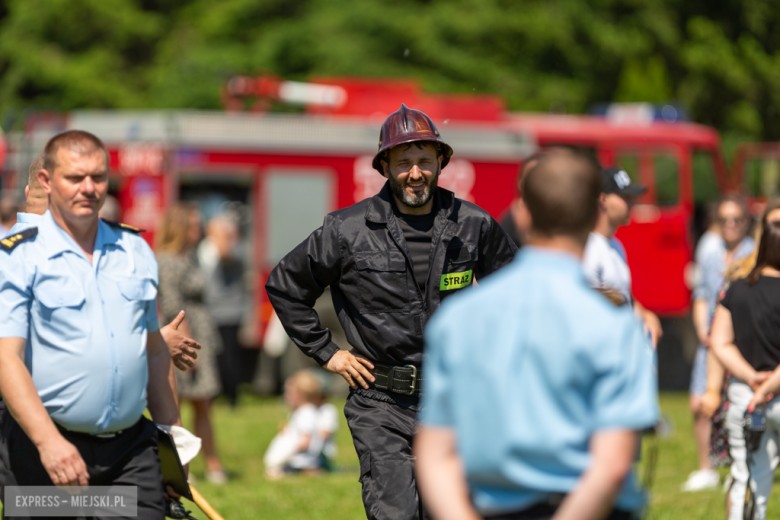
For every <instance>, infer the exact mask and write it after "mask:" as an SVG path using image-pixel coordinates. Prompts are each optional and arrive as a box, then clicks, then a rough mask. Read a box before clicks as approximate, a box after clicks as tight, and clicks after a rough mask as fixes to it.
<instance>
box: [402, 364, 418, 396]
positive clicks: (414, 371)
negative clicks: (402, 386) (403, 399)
mask: <svg viewBox="0 0 780 520" xmlns="http://www.w3.org/2000/svg"><path fill="white" fill-rule="evenodd" d="M404 368H411V369H412V385H411V387H410V388H409V391H408V392H398V393H399V394H403V395H414V392H415V391H416V390H417V367H416V366H414V365H404Z"/></svg>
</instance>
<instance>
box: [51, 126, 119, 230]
mask: <svg viewBox="0 0 780 520" xmlns="http://www.w3.org/2000/svg"><path fill="white" fill-rule="evenodd" d="M108 169H109V166H108V151H107V150H106V147H105V146H104V145H103V143H102V142H101V141H100V139H98V138H97V137H95V136H94V135H92V134H90V133H89V132H84V131H82V130H69V131H67V132H63V133H61V134H58V135H56V136H54V137H52V138H51V139H50V140H49V142H48V143H47V144H46V148H45V149H44V151H43V169H41V170H40V171H39V172H38V180H39V181H40V183H41V186H43V190H44V191H45V192H46V195H47V196H48V197H49V208H50V209H51V211H52V214H53V215H54V216H55V218H62V219H63V220H65V221H67V222H69V223H71V224H75V223H76V222H84V221H91V220H95V221H96V220H97V218H98V212H99V211H100V207H101V206H102V205H103V201H104V200H105V198H106V193H107V191H108Z"/></svg>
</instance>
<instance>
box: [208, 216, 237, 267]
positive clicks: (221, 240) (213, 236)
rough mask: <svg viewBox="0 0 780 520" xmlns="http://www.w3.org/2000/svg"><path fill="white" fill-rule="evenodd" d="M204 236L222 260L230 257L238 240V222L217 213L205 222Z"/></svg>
mask: <svg viewBox="0 0 780 520" xmlns="http://www.w3.org/2000/svg"><path fill="white" fill-rule="evenodd" d="M206 237H207V238H208V239H209V241H210V242H211V243H212V244H213V245H214V247H215V248H216V250H217V253H218V255H219V258H221V259H222V260H228V259H230V258H232V256H233V253H234V251H235V248H236V245H237V244H238V240H239V238H240V237H239V229H238V223H237V222H236V220H235V219H234V218H231V217H230V216H228V215H222V214H220V215H217V216H215V217H213V218H212V219H211V220H209V222H208V224H206Z"/></svg>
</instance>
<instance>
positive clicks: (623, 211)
mask: <svg viewBox="0 0 780 520" xmlns="http://www.w3.org/2000/svg"><path fill="white" fill-rule="evenodd" d="M601 178H602V184H603V188H602V190H603V191H602V193H601V196H600V197H599V220H598V223H597V224H596V229H595V230H596V231H597V232H599V233H601V234H602V235H604V236H606V237H607V238H611V237H612V235H614V234H615V231H617V229H618V228H619V227H620V226H625V225H626V224H628V222H629V217H630V216H631V208H632V207H633V205H634V203H635V202H636V201H637V199H638V198H639V196H640V195H642V194H643V193H644V192H645V191H647V188H646V187H645V186H639V185H637V184H631V178H630V177H629V176H628V173H626V171H625V170H624V169H622V168H618V167H616V166H611V167H609V168H602V170H601Z"/></svg>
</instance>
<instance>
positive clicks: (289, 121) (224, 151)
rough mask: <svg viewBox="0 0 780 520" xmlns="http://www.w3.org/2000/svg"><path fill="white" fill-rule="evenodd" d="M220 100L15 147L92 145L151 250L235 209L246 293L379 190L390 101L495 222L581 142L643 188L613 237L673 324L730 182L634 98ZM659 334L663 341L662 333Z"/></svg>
mask: <svg viewBox="0 0 780 520" xmlns="http://www.w3.org/2000/svg"><path fill="white" fill-rule="evenodd" d="M223 96H224V100H225V106H226V109H227V110H226V111H221V112H220V111H192V110H182V111H94V110H92V111H90V110H86V111H74V112H72V113H70V114H67V115H65V116H63V117H64V118H63V119H62V120H61V124H60V125H58V127H57V128H51V127H47V126H45V125H44V126H36V125H28V130H27V133H26V135H25V140H24V142H25V143H27V144H28V147H29V149H30V150H32V151H34V150H40V149H42V147H43V144H44V143H45V141H46V139H48V138H49V137H50V136H51V135H52V134H53V133H54V131H56V130H60V129H62V128H79V129H84V130H88V131H91V132H93V133H95V134H96V135H98V136H99V137H101V138H102V139H103V140H104V141H105V142H106V144H107V146H108V147H109V151H110V155H111V166H112V179H111V191H112V192H113V193H115V194H116V195H117V197H118V199H119V201H120V205H121V207H122V209H123V216H122V219H123V220H124V221H125V222H127V223H129V224H132V225H135V226H138V227H141V228H144V229H147V230H149V233H147V235H146V236H147V238H148V239H149V240H150V242H151V240H152V236H153V233H154V229H155V227H156V224H157V222H158V221H159V219H160V217H161V215H162V213H163V212H164V211H165V209H166V208H167V207H169V206H170V205H171V204H172V203H174V202H175V201H176V200H179V199H190V200H198V201H200V202H201V205H202V207H203V209H204V212H205V213H206V214H207V215H208V214H211V213H214V212H216V211H218V210H219V209H220V208H222V209H224V208H226V207H232V208H235V209H238V210H240V212H241V213H242V215H244V232H245V236H246V237H247V240H248V245H249V247H248V252H247V255H248V257H250V258H251V265H253V266H254V268H255V272H256V273H258V274H259V276H258V277H257V285H258V289H260V288H261V287H262V284H263V282H264V280H265V277H266V276H267V274H268V272H270V269H272V268H273V266H274V265H275V264H276V262H278V261H279V259H280V258H281V257H282V256H283V255H284V254H285V253H287V252H288V251H289V250H290V249H292V248H293V247H294V246H295V245H297V244H298V243H299V242H300V241H301V240H303V238H305V237H306V236H307V235H308V234H309V233H310V232H311V231H312V230H314V229H315V228H317V227H318V226H320V225H321V223H322V217H323V215H324V214H325V213H327V212H329V211H332V210H335V209H337V208H341V207H344V206H347V205H350V204H353V203H355V202H357V201H359V200H362V199H363V198H365V197H368V196H371V195H373V194H375V193H376V192H377V191H378V190H379V188H380V187H381V186H382V184H383V183H384V178H383V177H382V176H380V175H379V174H378V173H377V172H376V171H374V170H373V169H372V168H371V158H372V157H373V154H374V153H375V151H376V149H377V143H378V137H379V127H380V124H381V122H382V121H383V120H384V118H385V117H386V116H387V114H389V113H391V112H393V111H395V110H397V109H398V107H399V106H400V104H401V103H402V102H403V103H406V104H407V106H410V107H412V108H418V109H421V110H424V111H425V112H426V113H427V114H428V115H429V116H431V118H432V119H433V120H434V121H435V122H436V124H437V126H438V127H439V130H440V131H441V133H442V137H443V138H444V139H445V140H446V141H447V142H448V143H450V144H451V145H452V147H453V148H454V150H455V156H454V158H453V160H452V161H451V162H450V165H449V166H448V167H447V168H446V169H445V170H444V171H443V172H442V176H441V180H440V182H441V185H443V186H444V187H446V188H448V189H451V190H453V191H454V192H455V193H456V194H457V195H458V196H459V197H461V198H464V199H467V200H471V201H473V202H475V203H477V204H479V205H480V206H482V207H483V208H485V209H486V210H487V211H489V212H490V213H491V214H492V215H493V216H495V217H496V218H498V217H499V216H500V215H501V214H502V213H503V212H504V210H505V209H506V208H507V206H508V205H509V204H510V202H511V201H512V199H513V198H514V197H515V196H516V187H515V186H516V177H517V173H518V171H519V167H520V165H521V164H522V162H523V160H524V158H525V157H527V156H528V155H529V154H531V153H532V152H534V151H535V150H536V149H537V147H539V146H547V145H552V144H567V145H574V146H579V147H583V148H586V149H589V150H591V151H592V153H593V154H594V155H595V156H596V157H597V158H598V159H599V161H600V162H601V163H602V164H605V165H610V164H616V165H620V166H622V167H623V168H625V169H626V171H627V172H628V173H629V175H631V176H632V178H633V179H634V180H635V181H636V182H640V183H642V184H645V185H647V186H648V188H649V189H648V191H647V193H646V195H644V196H643V198H642V199H641V201H640V203H639V204H638V205H637V206H636V208H635V209H634V211H633V214H632V219H631V225H630V226H628V227H627V228H625V229H623V230H621V231H620V233H619V238H620V239H621V240H622V241H623V243H624V244H625V246H626V249H627V252H628V259H629V264H630V266H631V269H632V273H633V278H634V292H635V295H636V296H637V298H638V299H639V300H640V301H641V302H642V303H643V304H644V305H645V306H647V307H648V308H649V309H651V310H654V311H656V312H658V313H659V314H660V315H662V316H665V317H667V318H681V317H684V316H687V314H688V312H689V309H690V303H691V301H690V298H691V292H690V286H691V281H692V278H693V276H692V275H693V269H691V267H692V264H691V260H692V249H693V244H694V242H693V240H694V238H695V236H694V235H695V231H694V224H696V222H697V216H698V214H699V212H700V210H701V205H702V202H703V201H705V200H707V199H709V200H712V199H714V198H717V196H718V194H719V193H723V192H725V191H728V190H731V189H734V188H735V186H734V184H733V182H732V181H730V179H729V176H728V174H727V170H726V168H725V165H724V161H723V158H722V156H721V154H720V139H719V136H718V133H717V132H716V131H715V130H714V129H712V128H708V127H705V126H702V125H698V124H693V123H688V122H677V121H674V122H668V121H664V120H660V121H659V120H656V119H655V118H653V117H648V116H647V113H646V112H647V111H646V107H643V106H641V105H636V106H629V107H624V109H623V110H622V111H618V112H617V113H616V114H611V115H610V116H607V117H602V116H569V115H550V114H526V113H511V112H507V111H506V110H505V109H504V106H503V103H502V102H501V100H500V99H499V98H496V97H493V96H479V95H472V94H468V95H465V94H464V95H447V96H439V95H435V96H434V95H426V94H424V93H423V91H422V89H421V88H420V85H419V84H417V83H416V82H414V81H392V80H388V81H384V80H381V81H380V80H358V79H349V78H347V79H344V78H321V79H318V80H316V81H315V82H313V83H310V84H305V83H295V82H285V81H282V80H280V79H278V78H269V77H266V78H259V79H258V78H236V79H234V80H231V82H229V83H228V84H227V85H226V88H225V91H224V92H223ZM248 98H250V99H248ZM279 101H283V102H294V103H300V104H302V106H303V107H304V111H303V112H301V113H278V112H268V111H267V109H268V108H269V107H270V106H272V105H273V104H274V103H277V102H279ZM246 107H249V108H255V109H259V110H254V111H253V110H250V111H246V110H243V109H244V108H246ZM667 119H673V118H667ZM8 184H9V183H6V185H8ZM11 184H12V183H11ZM776 184H777V182H775V185H776ZM257 295H258V309H259V314H260V317H261V319H262V321H263V322H265V321H266V320H267V318H268V317H269V315H270V309H269V306H268V304H267V303H266V300H265V293H264V291H262V290H258V291H257ZM678 321H680V322H683V321H685V320H678ZM668 332H669V337H670V339H671V337H672V336H674V335H675V333H674V331H668ZM681 334H682V333H678V334H677V336H678V338H677V339H678V340H679V339H680V338H679V336H680V335H681ZM675 343H677V344H678V345H679V343H680V342H679V341H676V342H675Z"/></svg>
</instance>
